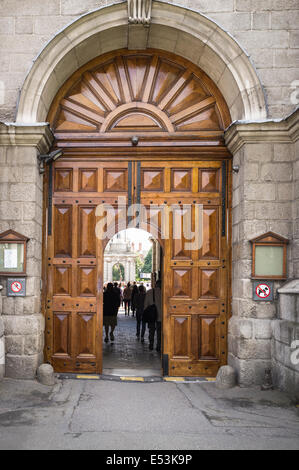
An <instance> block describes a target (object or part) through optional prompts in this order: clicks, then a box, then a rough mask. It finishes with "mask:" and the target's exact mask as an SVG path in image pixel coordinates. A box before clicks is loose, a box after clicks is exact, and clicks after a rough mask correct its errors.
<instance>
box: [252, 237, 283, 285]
mask: <svg viewBox="0 0 299 470" xmlns="http://www.w3.org/2000/svg"><path fill="white" fill-rule="evenodd" d="M251 243H252V276H251V277H252V279H277V280H278V279H286V278H287V244H288V243H289V241H288V240H287V239H286V238H283V237H281V236H280V235H277V234H276V233H273V232H267V233H265V234H264V235H261V236H259V237H257V238H254V239H253V240H251Z"/></svg>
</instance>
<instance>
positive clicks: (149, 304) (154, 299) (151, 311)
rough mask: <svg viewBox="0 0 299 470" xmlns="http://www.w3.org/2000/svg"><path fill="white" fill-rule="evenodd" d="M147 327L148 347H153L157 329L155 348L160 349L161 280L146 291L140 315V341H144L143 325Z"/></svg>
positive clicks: (151, 348)
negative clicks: (141, 314)
mask: <svg viewBox="0 0 299 470" xmlns="http://www.w3.org/2000/svg"><path fill="white" fill-rule="evenodd" d="M146 323H147V324H148V329H149V349H150V350H151V351H152V350H153V349H154V339H155V331H156V329H157V346H156V350H157V351H158V352H160V351H161V325H162V295H161V281H160V280H158V281H157V282H156V287H155V288H153V289H150V290H149V291H147V293H146V297H145V301H144V311H143V316H142V331H141V341H142V342H143V341H144V334H145V325H146Z"/></svg>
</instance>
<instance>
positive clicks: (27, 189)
mask: <svg viewBox="0 0 299 470" xmlns="http://www.w3.org/2000/svg"><path fill="white" fill-rule="evenodd" d="M36 189H37V188H36V185H35V184H30V183H28V184H26V183H18V184H14V185H12V186H11V187H10V198H11V201H19V202H22V201H28V202H30V201H33V202H34V201H35V199H36Z"/></svg>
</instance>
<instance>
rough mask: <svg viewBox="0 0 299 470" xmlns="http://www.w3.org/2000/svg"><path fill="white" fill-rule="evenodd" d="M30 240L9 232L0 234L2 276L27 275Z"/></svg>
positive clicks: (0, 271) (0, 268)
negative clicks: (28, 244)
mask: <svg viewBox="0 0 299 470" xmlns="http://www.w3.org/2000/svg"><path fill="white" fill-rule="evenodd" d="M28 240H29V239H28V238H27V237H25V236H24V235H21V234H20V233H17V232H14V231H13V230H8V231H6V232H3V233H1V234H0V275H1V276H5V275H11V274H14V275H24V274H26V251H27V250H26V248H27V242H28Z"/></svg>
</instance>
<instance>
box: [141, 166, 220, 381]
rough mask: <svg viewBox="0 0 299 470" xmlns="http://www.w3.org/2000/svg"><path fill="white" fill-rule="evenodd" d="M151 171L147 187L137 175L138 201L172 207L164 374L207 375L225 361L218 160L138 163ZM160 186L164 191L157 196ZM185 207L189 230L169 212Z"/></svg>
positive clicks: (167, 248)
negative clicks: (194, 238)
mask: <svg viewBox="0 0 299 470" xmlns="http://www.w3.org/2000/svg"><path fill="white" fill-rule="evenodd" d="M161 163H162V164H161ZM161 167H163V168H164V169H163V172H162V171H161ZM155 170H156V171H157V173H158V174H159V182H158V184H157V185H156V186H155V187H153V189H152V191H151V188H150V185H148V187H147V188H146V189H145V187H144V178H143V179H142V178H141V202H142V203H144V204H147V207H151V204H153V202H154V203H156V204H160V205H163V204H167V205H168V206H172V205H175V206H176V208H177V209H172V211H171V216H170V232H169V233H170V235H171V236H170V238H168V239H167V240H165V245H164V327H163V331H164V354H165V355H166V356H167V355H168V360H169V374H170V375H174V376H178V375H186V376H188V375H205V376H208V377H211V376H214V375H215V374H216V373H217V370H218V368H219V367H220V366H221V365H222V364H225V361H226V338H227V332H226V327H227V325H226V314H227V301H228V298H227V293H228V284H227V265H226V262H228V261H229V260H228V257H229V255H228V252H227V241H226V239H225V238H224V237H223V233H222V231H221V229H222V228H223V223H222V214H223V203H225V204H227V202H225V201H224V200H223V191H222V187H223V181H222V178H223V170H222V162H217V161H215V162H213V161H196V160H193V161H189V160H185V161H170V160H168V161H163V162H161V161H160V162H157V163H153V162H150V163H149V162H142V163H141V174H142V175H144V174H146V172H147V171H148V172H149V174H150V175H151V176H153V175H155ZM155 176H156V175H155ZM161 188H164V192H163V194H161V196H160V195H159V189H161ZM195 203H196V204H199V205H201V206H202V245H201V246H198V247H194V245H193V246H192V245H191V246H190V245H187V244H188V243H189V242H190V241H191V240H190V231H192V232H194V231H195V230H199V229H200V227H198V225H197V223H198V222H197V219H196V212H195ZM188 205H189V206H190V207H191V208H190V211H191V212H190V219H189V220H190V227H189V229H188V230H189V233H188V230H186V226H184V228H183V215H177V214H176V215H175V216H174V214H175V211H176V210H177V211H182V210H183V209H184V208H186V207H187V206H188ZM178 213H179V212H178ZM225 213H226V212H225ZM156 224H157V225H158V226H159V228H161V217H160V218H159V217H156ZM179 232H180V236H178V235H179ZM186 247H187V248H186ZM170 272H171V276H170V275H169V274H170Z"/></svg>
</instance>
